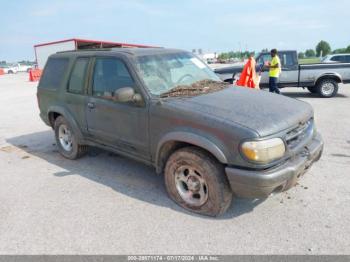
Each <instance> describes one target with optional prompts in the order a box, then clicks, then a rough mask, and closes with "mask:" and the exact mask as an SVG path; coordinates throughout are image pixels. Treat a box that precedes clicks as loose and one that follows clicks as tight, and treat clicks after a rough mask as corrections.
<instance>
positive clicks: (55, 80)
mask: <svg viewBox="0 0 350 262" xmlns="http://www.w3.org/2000/svg"><path fill="white" fill-rule="evenodd" d="M68 62H69V60H68V58H49V60H48V61H47V63H46V66H45V70H44V72H43V75H42V77H41V79H40V84H39V87H40V88H49V89H57V88H58V87H59V86H60V85H61V83H62V80H63V76H64V74H65V72H66V70H67V66H68Z"/></svg>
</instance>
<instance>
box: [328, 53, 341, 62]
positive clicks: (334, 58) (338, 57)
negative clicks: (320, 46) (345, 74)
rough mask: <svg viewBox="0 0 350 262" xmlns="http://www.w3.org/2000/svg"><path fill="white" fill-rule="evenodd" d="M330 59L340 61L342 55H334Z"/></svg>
mask: <svg viewBox="0 0 350 262" xmlns="http://www.w3.org/2000/svg"><path fill="white" fill-rule="evenodd" d="M330 60H331V61H337V62H339V61H341V56H338V55H336V56H333V57H332V58H331V59H330Z"/></svg>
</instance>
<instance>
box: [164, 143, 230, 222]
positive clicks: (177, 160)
mask: <svg viewBox="0 0 350 262" xmlns="http://www.w3.org/2000/svg"><path fill="white" fill-rule="evenodd" d="M164 175H165V186H166V189H167V191H168V194H169V196H170V197H171V199H173V200H174V201H175V202H176V203H177V204H179V205H180V206H182V207H184V208H186V209H189V210H191V211H193V212H196V213H199V214H202V215H208V216H218V215H220V214H222V213H224V212H225V211H226V210H227V209H228V207H229V206H230V204H231V200H232V191H231V189H230V187H229V185H228V181H227V178H226V175H225V172H224V168H223V166H222V165H221V164H220V163H219V162H218V161H217V160H216V159H214V158H213V157H212V156H211V155H209V154H208V153H206V152H205V151H203V150H201V149H198V148H196V147H186V148H181V149H179V150H177V151H175V152H174V153H173V154H172V155H171V156H170V157H169V159H168V161H167V163H166V166H165V174H164Z"/></svg>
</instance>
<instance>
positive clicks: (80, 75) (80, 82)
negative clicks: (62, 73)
mask: <svg viewBox="0 0 350 262" xmlns="http://www.w3.org/2000/svg"><path fill="white" fill-rule="evenodd" d="M88 63H89V59H88V58H78V59H77V61H76V62H75V65H74V68H73V71H72V74H71V76H70V79H69V85H68V91H69V92H70V93H75V94H82V93H84V83H85V81H84V80H85V73H86V70H87V65H88Z"/></svg>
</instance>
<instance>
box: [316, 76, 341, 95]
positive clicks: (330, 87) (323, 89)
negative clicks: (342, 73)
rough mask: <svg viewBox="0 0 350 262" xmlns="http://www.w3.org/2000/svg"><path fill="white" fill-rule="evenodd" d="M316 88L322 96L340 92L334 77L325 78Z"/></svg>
mask: <svg viewBox="0 0 350 262" xmlns="http://www.w3.org/2000/svg"><path fill="white" fill-rule="evenodd" d="M316 88H317V92H318V94H319V95H320V97H333V96H335V95H336V94H337V93H338V83H337V81H335V80H334V79H323V80H321V81H320V82H319V83H318V84H317V86H316Z"/></svg>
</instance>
